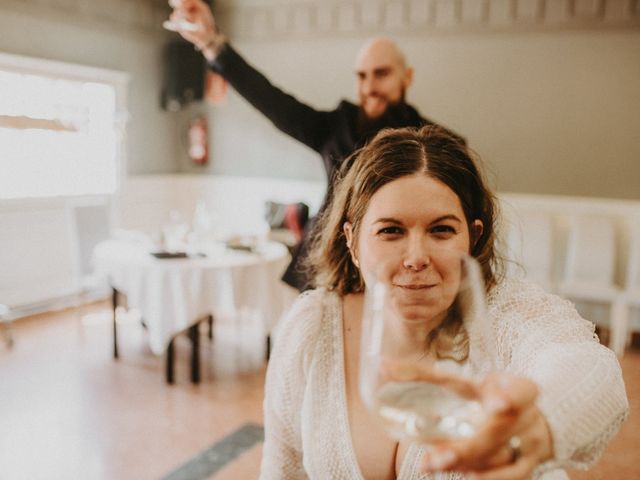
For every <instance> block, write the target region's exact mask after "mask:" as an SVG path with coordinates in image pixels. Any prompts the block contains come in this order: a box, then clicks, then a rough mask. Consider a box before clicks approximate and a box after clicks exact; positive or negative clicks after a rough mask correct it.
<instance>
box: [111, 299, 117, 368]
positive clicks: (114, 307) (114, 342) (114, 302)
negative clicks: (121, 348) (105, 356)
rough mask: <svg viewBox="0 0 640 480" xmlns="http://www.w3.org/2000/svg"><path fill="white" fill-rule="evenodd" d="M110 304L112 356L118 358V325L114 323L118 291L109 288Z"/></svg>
mask: <svg viewBox="0 0 640 480" xmlns="http://www.w3.org/2000/svg"><path fill="white" fill-rule="evenodd" d="M111 290H112V292H111V305H112V306H113V358H118V327H117V323H116V308H117V307H118V291H117V290H116V289H115V288H112V289H111Z"/></svg>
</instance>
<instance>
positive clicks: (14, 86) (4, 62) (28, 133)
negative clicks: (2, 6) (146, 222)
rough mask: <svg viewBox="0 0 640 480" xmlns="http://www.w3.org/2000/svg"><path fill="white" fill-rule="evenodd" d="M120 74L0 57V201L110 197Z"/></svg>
mask: <svg viewBox="0 0 640 480" xmlns="http://www.w3.org/2000/svg"><path fill="white" fill-rule="evenodd" d="M126 81H127V78H126V75H124V74H122V73H118V72H112V71H105V70H99V69H92V68H86V67H80V66H76V65H68V64H61V63H58V62H50V61H46V60H34V59H27V58H24V57H15V56H11V55H1V56H0V199H9V198H26V197H55V196H76V195H104V194H112V193H114V192H115V191H116V189H117V186H118V177H119V172H120V171H121V168H122V163H123V161H124V158H123V155H122V152H124V145H123V141H124V135H123V134H122V133H123V129H124V125H123V123H124V122H123V121H122V119H123V118H126V115H124V114H123V111H124V109H123V101H124V97H125V95H124V89H125V87H126Z"/></svg>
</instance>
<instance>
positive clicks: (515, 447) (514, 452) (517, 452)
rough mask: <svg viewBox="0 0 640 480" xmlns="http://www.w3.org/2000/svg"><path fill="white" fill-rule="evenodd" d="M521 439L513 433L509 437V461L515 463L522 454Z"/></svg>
mask: <svg viewBox="0 0 640 480" xmlns="http://www.w3.org/2000/svg"><path fill="white" fill-rule="evenodd" d="M521 447H522V439H521V438H520V437H519V436H517V435H514V436H513V437H511V438H510V439H509V448H510V449H511V461H510V463H516V462H517V461H518V460H519V459H520V457H521V456H522V450H521Z"/></svg>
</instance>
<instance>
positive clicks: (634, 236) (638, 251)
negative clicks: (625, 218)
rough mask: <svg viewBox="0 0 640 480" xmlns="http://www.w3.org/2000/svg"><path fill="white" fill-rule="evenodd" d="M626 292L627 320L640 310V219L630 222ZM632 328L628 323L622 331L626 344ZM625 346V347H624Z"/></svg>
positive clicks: (622, 337)
mask: <svg viewBox="0 0 640 480" xmlns="http://www.w3.org/2000/svg"><path fill="white" fill-rule="evenodd" d="M624 293H625V297H626V301H627V306H628V309H629V312H628V316H627V321H628V320H629V317H630V314H631V312H632V311H636V312H640V220H637V221H635V222H632V223H630V224H629V228H628V230H627V269H626V275H625V281H624ZM629 334H630V328H629V325H628V324H627V325H626V329H625V332H623V333H621V341H622V339H624V342H625V345H626V344H627V343H628V340H629V339H630V335H629ZM623 348H624V347H623Z"/></svg>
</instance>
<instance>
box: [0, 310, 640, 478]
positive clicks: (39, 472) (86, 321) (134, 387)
mask: <svg viewBox="0 0 640 480" xmlns="http://www.w3.org/2000/svg"><path fill="white" fill-rule="evenodd" d="M79 313H80V314H79ZM123 318H124V317H123ZM109 321H110V320H109V310H108V305H107V304H106V303H97V304H94V305H91V306H89V307H85V308H84V309H83V310H82V311H81V312H76V311H74V310H67V311H62V312H55V313H49V314H44V315H38V316H34V317H30V318H27V319H22V320H19V321H17V322H15V323H14V326H13V334H14V337H15V345H14V347H13V348H12V349H7V348H6V347H5V346H4V344H3V343H2V342H1V341H0V478H2V479H10V480H16V479H29V480H34V479H47V480H48V479H91V480H100V479H109V480H112V479H117V480H127V479H132V480H133V479H135V480H140V479H159V478H162V477H163V476H165V475H167V474H168V473H170V472H171V471H173V470H174V469H175V468H177V467H179V466H180V465H182V464H184V463H185V462H187V461H188V460H189V459H191V458H193V457H194V456H196V455H197V454H198V453H200V452H202V451H203V450H205V449H207V448H209V447H211V445H213V444H214V443H215V442H216V441H218V440H220V439H222V438H223V437H225V436H226V435H228V434H229V433H231V432H234V431H235V430H237V429H238V428H240V427H241V426H243V425H244V424H246V423H247V422H254V423H259V424H261V423H262V397H263V379H264V368H259V369H258V370H257V371H255V372H253V373H245V374H240V375H233V376H229V375H228V376H221V375H219V374H216V372H214V371H213V369H212V367H211V364H212V360H213V348H212V347H211V345H210V344H208V341H206V340H205V338H206V337H205V336H204V331H203V340H202V345H203V352H202V358H203V372H202V373H203V381H202V383H201V384H200V385H197V386H194V385H192V384H191V383H190V382H189V372H188V363H189V362H188V355H189V344H188V340H187V339H186V338H184V339H181V340H182V341H178V342H177V345H176V350H177V351H176V353H177V370H176V375H177V378H176V384H175V385H173V386H167V385H166V384H165V382H164V363H163V359H162V358H159V357H155V356H153V355H152V354H151V353H150V352H149V351H148V349H147V347H146V346H145V345H146V342H145V339H144V335H145V332H144V330H143V329H141V328H140V326H139V323H138V322H137V321H131V320H128V321H127V320H126V319H124V320H123V321H122V323H121V324H120V326H119V328H120V332H122V333H121V339H122V341H121V345H120V352H121V358H120V359H119V360H117V361H114V360H113V358H112V356H111V355H112V350H111V342H112V337H111V330H110V323H109ZM179 340H180V339H179ZM621 363H622V367H623V371H624V375H625V381H626V384H627V391H628V394H629V399H630V402H631V414H630V417H629V420H628V421H627V422H626V424H625V425H624V427H623V429H622V431H621V432H620V434H619V435H618V436H617V437H616V439H615V440H614V441H613V442H612V444H611V445H610V446H609V448H608V449H607V451H606V453H605V455H604V456H603V458H602V459H601V460H600V462H599V463H598V464H597V465H596V466H595V467H594V468H593V469H592V470H591V471H589V472H571V478H572V479H578V480H588V479H589V480H599V479H607V480H608V479H638V478H640V466H638V465H637V463H638V451H640V417H639V415H640V414H639V413H638V412H640V349H632V350H629V351H628V352H627V354H626V355H625V357H624V358H623V360H622V362H621ZM260 455H261V447H260V445H258V446H256V447H253V448H252V449H250V450H248V451H247V452H246V453H244V454H243V455H242V456H240V457H239V458H238V459H236V460H235V461H233V462H231V463H230V464H229V465H227V466H226V467H225V468H224V469H222V470H220V471H219V472H218V473H217V474H215V475H213V476H211V477H210V478H215V480H237V479H251V478H256V477H257V474H258V470H259V462H260Z"/></svg>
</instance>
